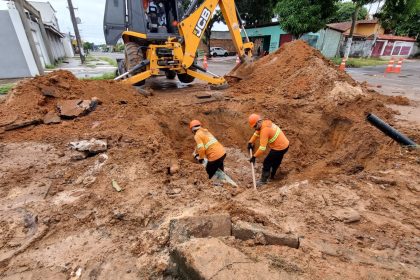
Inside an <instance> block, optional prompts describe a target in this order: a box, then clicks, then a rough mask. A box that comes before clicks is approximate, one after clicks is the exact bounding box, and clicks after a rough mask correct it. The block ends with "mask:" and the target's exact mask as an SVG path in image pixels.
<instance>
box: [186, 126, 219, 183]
mask: <svg viewBox="0 0 420 280" xmlns="http://www.w3.org/2000/svg"><path fill="white" fill-rule="evenodd" d="M190 129H191V131H192V133H194V140H195V142H196V143H197V146H196V148H195V152H194V157H195V159H196V160H197V161H198V162H200V163H204V162H205V159H207V161H208V162H207V164H206V171H207V174H208V175H209V179H211V178H212V177H213V176H214V174H215V173H216V171H217V169H220V170H221V171H224V165H223V161H224V160H225V158H226V152H225V148H224V147H223V145H222V144H220V142H219V141H217V139H216V138H215V137H214V136H213V134H211V133H210V132H209V131H208V130H207V129H205V128H203V127H201V122H200V121H198V120H192V121H191V122H190Z"/></svg>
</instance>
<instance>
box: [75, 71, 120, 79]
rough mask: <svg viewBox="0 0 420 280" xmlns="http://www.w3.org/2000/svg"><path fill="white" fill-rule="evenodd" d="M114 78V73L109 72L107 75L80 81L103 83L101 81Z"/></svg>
mask: <svg viewBox="0 0 420 280" xmlns="http://www.w3.org/2000/svg"><path fill="white" fill-rule="evenodd" d="M114 78H115V73H114V72H109V73H104V74H102V75H100V76H97V77H90V78H83V79H82V80H89V81H103V80H113V79H114Z"/></svg>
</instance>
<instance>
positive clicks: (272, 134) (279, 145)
mask: <svg viewBox="0 0 420 280" xmlns="http://www.w3.org/2000/svg"><path fill="white" fill-rule="evenodd" d="M257 138H260V146H259V147H258V150H257V151H256V152H255V154H254V156H255V157H258V156H260V155H262V154H263V153H264V152H265V150H267V144H268V145H269V147H270V148H271V149H273V150H276V151H281V150H284V149H286V148H287V147H289V140H288V139H287V138H286V135H284V132H283V131H282V130H281V129H280V127H278V126H277V125H275V124H274V123H273V122H272V121H270V120H264V121H263V122H262V124H261V130H260V131H255V133H254V134H253V135H252V137H251V139H250V140H249V142H250V143H254V142H255V140H256V139H257Z"/></svg>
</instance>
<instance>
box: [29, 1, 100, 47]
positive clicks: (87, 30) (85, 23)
mask: <svg viewBox="0 0 420 280" xmlns="http://www.w3.org/2000/svg"><path fill="white" fill-rule="evenodd" d="M31 1H35V2H48V1H47V0H31ZM49 2H50V3H51V5H52V6H53V7H54V9H55V10H56V11H57V14H56V16H57V19H58V24H59V25H60V31H61V32H64V33H68V32H71V33H72V34H74V31H73V25H72V24H71V19H70V12H69V9H68V8H67V6H68V5H67V0H49ZM72 2H73V6H74V8H78V9H77V10H75V13H76V17H79V18H80V19H81V21H82V23H81V24H79V30H80V36H82V40H83V41H88V42H95V43H96V44H102V43H105V38H104V32H103V29H102V26H103V18H104V11H105V0H72Z"/></svg>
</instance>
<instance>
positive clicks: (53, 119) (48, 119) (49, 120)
mask: <svg viewBox="0 0 420 280" xmlns="http://www.w3.org/2000/svg"><path fill="white" fill-rule="evenodd" d="M43 121H44V123H45V124H54V123H61V119H60V116H59V115H58V114H57V113H56V112H53V111H51V112H48V113H47V114H46V115H45V116H44V119H43Z"/></svg>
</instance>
